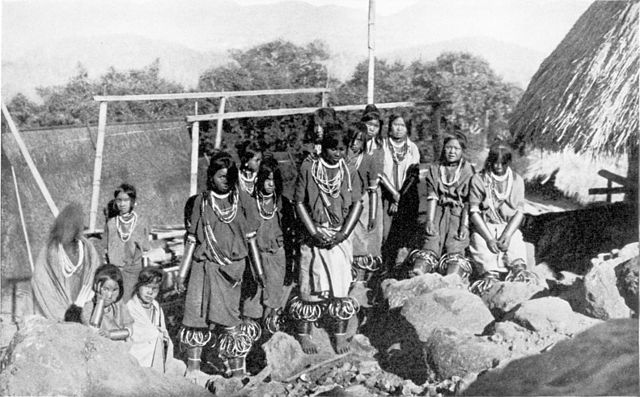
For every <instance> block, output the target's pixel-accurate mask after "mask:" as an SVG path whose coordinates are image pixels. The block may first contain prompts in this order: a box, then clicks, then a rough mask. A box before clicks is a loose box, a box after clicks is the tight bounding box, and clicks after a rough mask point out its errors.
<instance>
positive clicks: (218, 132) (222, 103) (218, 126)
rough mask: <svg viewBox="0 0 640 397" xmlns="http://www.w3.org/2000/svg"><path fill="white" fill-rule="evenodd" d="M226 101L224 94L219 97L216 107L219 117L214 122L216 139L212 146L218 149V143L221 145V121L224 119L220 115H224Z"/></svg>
mask: <svg viewBox="0 0 640 397" xmlns="http://www.w3.org/2000/svg"><path fill="white" fill-rule="evenodd" d="M226 103H227V97H226V96H223V97H222V98H220V107H219V108H218V116H220V118H219V119H218V122H217V124H216V141H215V145H214V146H213V147H214V148H216V149H220V145H222V122H223V121H224V119H223V118H222V117H223V116H224V107H225V105H226Z"/></svg>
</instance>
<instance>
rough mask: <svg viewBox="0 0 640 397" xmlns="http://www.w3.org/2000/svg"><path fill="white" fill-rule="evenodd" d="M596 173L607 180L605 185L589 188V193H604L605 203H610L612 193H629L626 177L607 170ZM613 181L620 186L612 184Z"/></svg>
mask: <svg viewBox="0 0 640 397" xmlns="http://www.w3.org/2000/svg"><path fill="white" fill-rule="evenodd" d="M598 175H600V176H601V177H603V178H605V179H606V180H607V187H595V188H591V189H589V194H606V195H607V199H606V200H607V203H610V202H611V200H612V198H611V196H612V195H613V194H620V193H629V190H630V188H629V180H628V179H627V178H625V177H623V176H620V175H618V174H614V173H613V172H611V171H607V170H600V171H598ZM614 182H615V183H617V184H619V185H622V186H613V183H614Z"/></svg>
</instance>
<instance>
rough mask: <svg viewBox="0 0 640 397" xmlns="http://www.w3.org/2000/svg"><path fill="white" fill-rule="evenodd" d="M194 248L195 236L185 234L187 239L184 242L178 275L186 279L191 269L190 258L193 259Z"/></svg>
mask: <svg viewBox="0 0 640 397" xmlns="http://www.w3.org/2000/svg"><path fill="white" fill-rule="evenodd" d="M195 249H196V238H195V236H193V235H187V241H185V243H184V254H183V255H182V262H181V263H180V268H179V269H178V277H180V278H181V279H183V280H184V279H186V278H187V274H189V269H191V260H192V259H193V252H194V251H195Z"/></svg>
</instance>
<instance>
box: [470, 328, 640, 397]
mask: <svg viewBox="0 0 640 397" xmlns="http://www.w3.org/2000/svg"><path fill="white" fill-rule="evenodd" d="M638 359H639V357H638V321H637V320H632V319H618V320H610V321H607V322H604V323H600V324H598V325H595V326H594V327H592V328H590V329H588V330H586V331H585V332H582V333H580V334H578V335H577V336H576V337H575V338H573V339H569V340H565V341H561V342H559V343H558V344H557V345H556V346H555V347H553V348H552V349H551V350H550V351H548V352H546V353H542V354H537V355H534V356H529V357H525V358H522V359H519V360H515V361H512V362H510V363H509V364H507V365H506V366H505V367H504V368H500V369H496V370H491V371H488V372H486V373H485V374H483V375H481V376H479V377H478V379H477V380H476V381H475V382H473V383H472V384H471V385H470V386H469V388H468V389H467V390H466V391H465V392H464V395H469V396H508V395H523V396H536V395H543V396H569V395H581V396H589V395H617V396H623V395H628V396H637V395H639V394H640V390H639V388H638V371H639V368H638Z"/></svg>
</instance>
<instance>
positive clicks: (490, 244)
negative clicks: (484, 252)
mask: <svg viewBox="0 0 640 397" xmlns="http://www.w3.org/2000/svg"><path fill="white" fill-rule="evenodd" d="M487 248H489V251H491V252H493V253H494V254H499V253H500V248H499V247H498V242H497V241H496V240H495V239H490V240H487Z"/></svg>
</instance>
